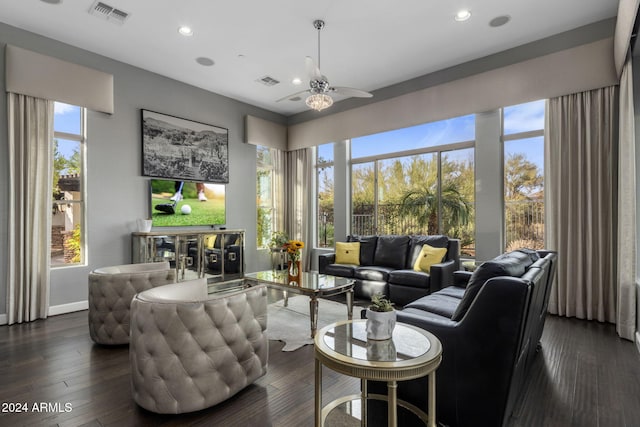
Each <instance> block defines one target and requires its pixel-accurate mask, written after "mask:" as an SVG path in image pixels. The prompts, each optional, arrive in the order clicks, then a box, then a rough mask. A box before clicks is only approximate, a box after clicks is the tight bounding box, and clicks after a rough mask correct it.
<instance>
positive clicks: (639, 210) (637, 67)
mask: <svg viewBox="0 0 640 427" xmlns="http://www.w3.org/2000/svg"><path fill="white" fill-rule="evenodd" d="M634 53H635V54H640V52H638V49H636V52H634ZM632 67H633V106H634V114H635V127H636V216H637V218H638V221H637V222H638V224H640V186H639V184H640V56H634V57H633V64H632ZM638 241H640V227H638V228H637V230H636V246H638ZM638 331H640V250H638V249H636V345H637V346H638V351H640V332H638Z"/></svg>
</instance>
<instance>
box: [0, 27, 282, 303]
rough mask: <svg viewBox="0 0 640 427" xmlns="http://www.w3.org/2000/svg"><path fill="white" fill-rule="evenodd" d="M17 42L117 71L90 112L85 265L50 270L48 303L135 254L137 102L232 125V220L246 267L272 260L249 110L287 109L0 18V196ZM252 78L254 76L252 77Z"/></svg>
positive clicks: (81, 289) (1, 299)
mask: <svg viewBox="0 0 640 427" xmlns="http://www.w3.org/2000/svg"><path fill="white" fill-rule="evenodd" d="M6 44H12V45H15V46H19V47H22V48H25V49H30V50H33V51H35V52H39V53H43V54H46V55H50V56H53V57H56V58H60V59H62V60H66V61H69V62H73V63H77V64H80V65H84V66H87V67H91V68H95V69H98V70H101V71H104V72H107V73H112V74H113V75H114V86H115V113H114V114H113V115H107V114H103V113H96V112H92V111H91V112H89V113H88V118H87V122H88V125H87V130H88V139H87V170H88V175H87V190H88V196H87V209H88V212H87V218H88V219H87V243H88V251H87V262H88V265H87V266H86V267H67V268H63V269H55V270H54V271H52V273H51V301H50V305H51V306H59V305H64V304H70V303H75V302H78V301H84V300H86V299H87V274H88V272H89V271H91V270H92V269H94V268H97V267H100V266H106V265H115V264H123V263H128V262H130V261H131V238H130V233H131V232H132V231H134V225H135V220H136V218H141V217H147V216H148V179H149V178H147V177H143V176H141V140H140V109H149V110H153V111H158V112H161V113H166V114H171V115H175V116H178V117H183V118H187V119H191V120H196V121H200V122H203V123H209V124H212V125H217V126H221V127H225V128H227V129H229V169H230V175H229V184H228V185H227V227H228V228H242V229H245V230H246V262H247V270H248V271H256V270H259V269H266V268H268V267H269V266H270V262H269V258H268V255H267V254H266V253H264V251H257V249H256V197H255V194H256V151H255V147H254V146H252V145H249V144H245V143H244V142H243V141H244V116H245V115H247V114H250V115H253V116H256V117H260V118H263V119H266V120H271V121H274V122H278V123H283V124H284V123H285V122H286V119H285V117H284V116H281V115H278V114H275V113H273V112H269V111H266V110H263V109H260V108H257V107H254V106H251V105H248V104H244V103H241V102H238V101H235V100H232V99H230V98H226V97H223V96H220V95H216V94H213V93H211V92H207V91H204V90H201V89H197V88H195V87H193V86H189V85H186V84H183V83H180V82H177V81H175V80H171V79H168V78H165V77H162V76H160V75H157V74H153V73H150V72H147V71H144V70H142V69H139V68H135V67H132V66H130V65H126V64H123V63H120V62H117V61H113V60H111V59H108V58H105V57H102V56H99V55H96V54H93V53H91V52H88V51H85V50H81V49H77V48H75V47H72V46H69V45H65V44H62V43H59V42H57V41H54V40H51V39H47V38H44V37H41V36H38V35H35V34H33V33H29V32H26V31H22V30H20V29H17V28H15V27H11V26H8V25H5V24H1V23H0V49H1V51H0V129H2V131H0V174H1V175H0V176H1V182H2V184H1V185H0V188H1V189H0V198H2V200H7V196H8V187H7V183H8V178H9V174H8V160H7V157H8V149H7V132H6V129H7V119H6V102H7V101H6V93H5V87H4V85H5V79H4V68H5V64H4V48H5V45H6ZM248 84H250V83H248ZM7 228H8V223H7V204H6V203H0V271H2V272H3V275H2V278H0V314H2V313H6V288H7V278H6V273H5V272H6V271H7V270H6V267H7V251H6V245H7Z"/></svg>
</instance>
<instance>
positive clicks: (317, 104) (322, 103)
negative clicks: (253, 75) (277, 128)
mask: <svg viewBox="0 0 640 427" xmlns="http://www.w3.org/2000/svg"><path fill="white" fill-rule="evenodd" d="M313 27H314V28H315V29H316V30H318V65H317V66H316V64H315V62H314V61H313V58H311V57H310V56H307V57H306V59H305V61H306V62H305V63H306V68H307V74H308V76H309V89H307V90H303V91H300V92H296V93H294V94H291V95H288V96H285V97H284V98H280V99H278V100H277V101H276V102H280V101H284V100H285V99H291V100H294V98H296V97H299V96H300V95H302V94H304V93H310V95H309V96H308V97H307V99H306V101H305V102H306V104H307V105H308V106H309V108H312V109H314V110H317V111H321V110H324V109H325V108H327V107H330V106H331V105H332V104H333V98H331V94H332V93H336V94H339V95H346V96H348V97H357V98H371V97H372V96H373V95H372V94H370V93H369V92H365V91H363V90H360V89H353V88H350V87H339V86H335V87H334V86H331V85H329V80H328V79H327V78H326V77H325V76H323V75H322V73H321V72H320V31H321V30H322V29H323V28H324V21H322V20H320V19H316V20H315V21H313Z"/></svg>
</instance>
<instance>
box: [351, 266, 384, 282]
mask: <svg viewBox="0 0 640 427" xmlns="http://www.w3.org/2000/svg"><path fill="white" fill-rule="evenodd" d="M392 271H393V268H389V267H383V266H378V265H369V266H366V267H356V268H355V270H354V272H353V277H355V278H356V279H362V280H374V281H378V282H386V281H388V279H389V273H390V272H392Z"/></svg>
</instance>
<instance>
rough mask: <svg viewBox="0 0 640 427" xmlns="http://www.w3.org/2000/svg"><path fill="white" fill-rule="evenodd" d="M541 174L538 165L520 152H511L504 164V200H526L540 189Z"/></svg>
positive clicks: (535, 194)
mask: <svg viewBox="0 0 640 427" xmlns="http://www.w3.org/2000/svg"><path fill="white" fill-rule="evenodd" d="M542 185H543V176H542V174H541V173H540V170H539V169H538V166H537V165H536V164H535V163H533V162H530V161H529V160H527V159H526V158H525V155H524V154H522V153H512V154H509V155H508V157H507V161H506V162H505V166H504V197H505V200H526V199H531V198H532V196H534V198H535V196H537V193H539V192H540V191H541V190H542Z"/></svg>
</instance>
